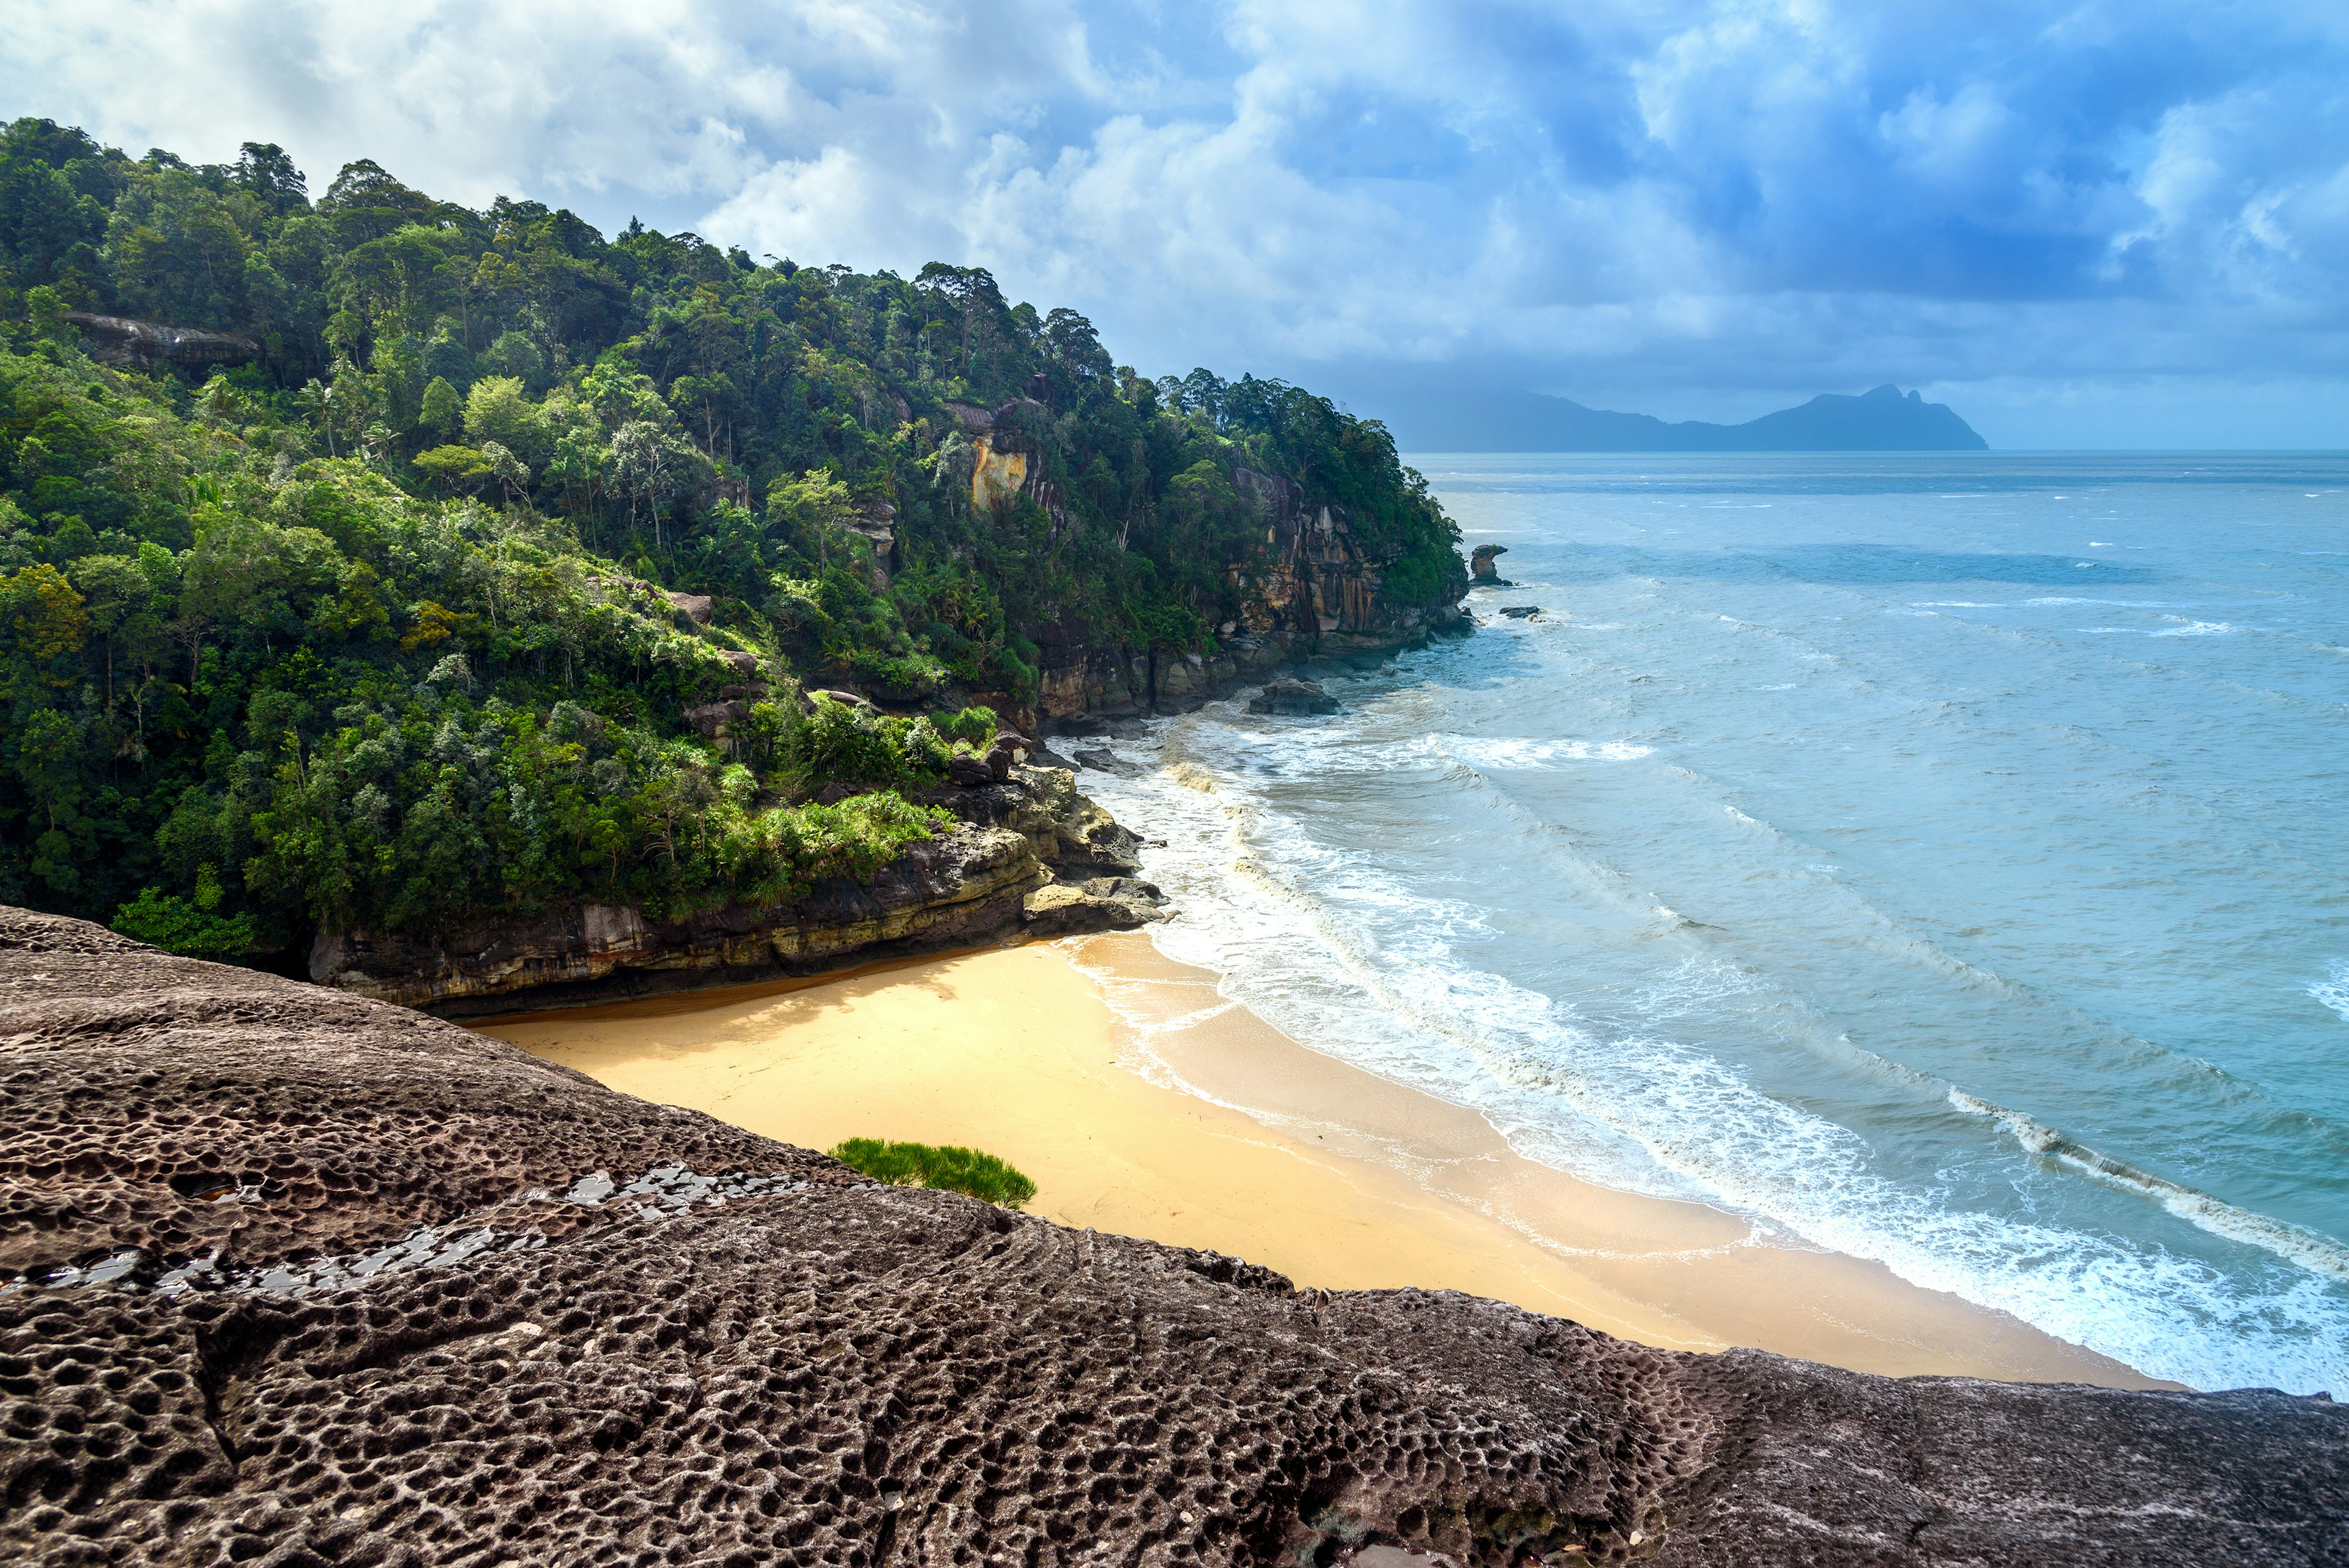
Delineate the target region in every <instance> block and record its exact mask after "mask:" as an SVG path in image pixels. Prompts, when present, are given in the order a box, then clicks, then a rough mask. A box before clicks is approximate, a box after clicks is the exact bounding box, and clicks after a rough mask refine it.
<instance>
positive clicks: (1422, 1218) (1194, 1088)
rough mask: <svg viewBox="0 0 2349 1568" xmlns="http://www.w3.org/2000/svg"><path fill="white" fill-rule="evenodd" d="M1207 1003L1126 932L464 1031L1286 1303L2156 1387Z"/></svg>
mask: <svg viewBox="0 0 2349 1568" xmlns="http://www.w3.org/2000/svg"><path fill="white" fill-rule="evenodd" d="M1105 987H1111V988H1115V989H1116V991H1117V992H1118V1002H1119V1003H1120V1006H1119V1007H1118V1008H1115V1009H1113V1008H1112V1005H1111V1004H1110V1001H1109V999H1108V998H1107V996H1105V995H1104V988H1105ZM1121 1012H1123V1013H1124V1014H1126V1015H1127V1016H1131V1017H1141V1018H1143V1019H1144V1024H1143V1031H1141V1032H1137V1031H1136V1029H1135V1028H1133V1026H1131V1025H1129V1024H1128V1023H1125V1022H1123V1020H1122V1019H1121V1017H1120V1013H1121ZM474 1027H475V1028H477V1029H479V1030H481V1032H482V1033H487V1034H491V1035H493V1036H496V1037H498V1038H501V1039H504V1040H507V1041H509V1042H510V1043H512V1044H516V1045H519V1046H522V1047H523V1049H525V1050H528V1051H530V1052H532V1054H534V1055H538V1056H540V1057H541V1058H543V1059H544V1060H547V1061H550V1062H554V1063H556V1064H561V1065H564V1066H568V1067H573V1068H575V1069H577V1070H579V1071H581V1072H584V1073H585V1074H586V1075H589V1076H590V1077H593V1078H595V1079H596V1080H598V1081H599V1082H602V1083H604V1084H605V1085H609V1086H610V1087H613V1088H615V1089H618V1090H621V1091H623V1092H626V1093H628V1094H633V1095H636V1096H641V1097H643V1098H646V1099H649V1100H655V1101H658V1102H662V1103H665V1104H670V1105H678V1106H689V1107H691V1108H693V1109H697V1110H701V1111H705V1112H708V1113H709V1114H710V1115H712V1116H717V1117H719V1118H720V1119H721V1120H724V1121H728V1122H730V1123H733V1124H734V1125H736V1126H739V1127H745V1128H747V1129H749V1130H750V1131H752V1132H756V1133H760V1134H762V1135H764V1136H767V1137H773V1138H777V1139H779V1140H781V1141H783V1142H787V1143H792V1144H797V1145H800V1146H802V1147H811V1148H828V1147H832V1146H833V1145H834V1144H836V1143H838V1142H839V1141H841V1140H842V1139H843V1138H847V1137H890V1138H903V1139H913V1140H916V1141H921V1142H926V1143H959V1144H968V1145H970V1146H973V1147H978V1148H982V1149H985V1150H987V1151H988V1152H989V1153H991V1154H996V1155H999V1156H1001V1157H1002V1158H1006V1159H1008V1160H1009V1161H1010V1162H1011V1163H1012V1164H1014V1165H1016V1166H1018V1167H1019V1168H1020V1169H1022V1170H1023V1171H1025V1172H1026V1173H1027V1174H1028V1175H1029V1176H1030V1177H1031V1178H1032V1179H1034V1180H1035V1181H1036V1183H1037V1186H1038V1189H1039V1192H1038V1196H1037V1199H1036V1200H1035V1201H1034V1202H1033V1203H1032V1204H1031V1205H1030V1209H1031V1210H1032V1211H1033V1212H1036V1213H1038V1214H1040V1215H1042V1216H1044V1217H1046V1218H1048V1219H1051V1220H1057V1221H1059V1222H1061V1223H1062V1224H1067V1225H1071V1226H1075V1227H1079V1228H1088V1229H1092V1230H1097V1231H1111V1232H1117V1233H1122V1234H1128V1235H1135V1236H1143V1237H1147V1238H1150V1239H1152V1240H1154V1241H1164V1242H1168V1243H1171V1244H1174V1245H1178V1246H1185V1247H1195V1248H1201V1249H1206V1250H1212V1251H1219V1252H1224V1253H1228V1254H1232V1255H1235V1256H1238V1257H1242V1258H1245V1259H1247V1261H1248V1262H1253V1263H1260V1264H1263V1265H1265V1266H1267V1267H1269V1268H1273V1269H1276V1270H1278V1271H1279V1272H1282V1273H1284V1274H1287V1275H1288V1276H1289V1277H1290V1278H1291V1279H1292V1280H1294V1281H1295V1282H1297V1283H1298V1284H1299V1286H1300V1287H1319V1288H1322V1289H1329V1290H1364V1289H1379V1288H1387V1287H1395V1286H1420V1287H1423V1288H1429V1289H1452V1290H1459V1291H1464V1292H1466V1293H1471V1294H1475V1295H1483V1296H1490V1297H1494V1298H1497V1299H1499V1300H1503V1301H1508V1302H1513V1303H1516V1304H1518V1305H1520V1306H1524V1307H1527V1308H1529V1309H1531V1310H1534V1311H1537V1312H1542V1313H1547V1314H1552V1315H1555V1316H1559V1317H1566V1318H1571V1319H1573V1320H1575V1321H1577V1322H1579V1323H1583V1324H1588V1325H1589V1326H1591V1327H1594V1328H1599V1329H1603V1330H1605V1331H1606V1332H1608V1333H1609V1334H1618V1335H1619V1336H1622V1337H1624V1338H1628V1339H1632V1340H1637V1341H1639V1342H1640V1343H1643V1344H1648V1345H1658V1346H1662V1347H1666V1348H1671V1349H1677V1350H1695V1351H1709V1350H1720V1349H1724V1348H1727V1347H1729V1346H1731V1345H1754V1346H1758V1347H1760V1348H1762V1349H1765V1350H1771V1351H1775V1352H1778V1353H1780V1354H1783V1355H1794V1356H1799V1357H1801V1358H1803V1359H1806V1360H1812V1361H1820V1362H1825V1363H1827V1364H1829V1365H1833V1366H1845V1367H1849V1368H1851V1369H1853V1370H1857V1371H1866V1372H1876V1373H1883V1374H1888V1375H1892V1376H1909V1375H1917V1374H1947V1375H1959V1376H1981V1377H1992V1378H2000V1379H2005V1380H2011V1381H2023V1382H2082V1383H2095V1384H2101V1385H2106V1386H2115V1387H2170V1386H2175V1385H2170V1384H2165V1383H2161V1382H2159V1381H2158V1380H2156V1379H2152V1378H2148V1377H2146V1376H2142V1375H2141V1374H2138V1373H2137V1372H2136V1371H2135V1370H2134V1369H2132V1368H2129V1367H2127V1366H2123V1365H2121V1364H2120V1363H2118V1362H2116V1361H2113V1360H2110V1359H2109V1358H2106V1357H2104V1356H2101V1355H2095V1353H2093V1352H2090V1351H2087V1350H2085V1349H2083V1348H2081V1347H2079V1346H2076V1345H2068V1344H2065V1343H2064V1342H2063V1341H2060V1340H2057V1339H2055V1338H2054V1337H2052V1336H2050V1335H2048V1334H2044V1333H2041V1332H2040V1331H2038V1330H2036V1329H2033V1328H2032V1327H2030V1326H2029V1325H2028V1324H2023V1323H2021V1322H2020V1321H2018V1320H2016V1319H2014V1318H2012V1317H2009V1316H2007V1315H2006V1314H2001V1313H1996V1312H1992V1311H1989V1310H1987V1309H1984V1308H1981V1307H1977V1306H1974V1305H1972V1304H1971V1303H1966V1302H1964V1301H1961V1300H1960V1299H1959V1298H1957V1297H1955V1296H1951V1295H1948V1294H1945V1293H1940V1292H1935V1291H1929V1290H1925V1289H1922V1288H1920V1287H1918V1286H1915V1285H1911V1284H1909V1283H1907V1282H1904V1281H1902V1280H1900V1279H1899V1278H1898V1277H1897V1276H1895V1275H1894V1274H1893V1273H1892V1272H1891V1271H1890V1270H1889V1269H1887V1268H1885V1267H1883V1266H1882V1265H1881V1264H1878V1263H1873V1262H1868V1261H1865V1260H1862V1259H1857V1258H1852V1257H1847V1256H1845V1255H1842V1254H1838V1253H1832V1252H1826V1251H1817V1250H1815V1249H1811V1248H1807V1247H1802V1246H1798V1245H1792V1244H1788V1243H1785V1242H1784V1241H1778V1240H1775V1239H1770V1238H1764V1237H1763V1236H1760V1235H1759V1234H1757V1233H1756V1232H1755V1231H1754V1228H1753V1227H1752V1226H1751V1225H1750V1224H1749V1223H1748V1222H1747V1221H1745V1220H1742V1219H1740V1218H1738V1217H1736V1216H1733V1215H1730V1214H1727V1213H1725V1212H1723V1211H1722V1210H1716V1209H1713V1208H1710V1207H1708V1206H1706V1205H1703V1204H1699V1203H1691V1202H1682V1201H1676V1200H1672V1199H1655V1198H1648V1197H1644V1196H1640V1195H1636V1194H1629V1193H1623V1192H1618V1191H1614V1190H1612V1189H1606V1188H1601V1187H1598V1186H1594V1185H1591V1184H1589V1183H1586V1182H1582V1181H1579V1180H1577V1179H1574V1178H1571V1177H1568V1176H1567V1175H1565V1174H1563V1173H1562V1172H1559V1171H1556V1170H1553V1169H1551V1168H1548V1167H1546V1166H1542V1165H1539V1164H1537V1163H1535V1162H1534V1161H1531V1160H1528V1159H1526V1158H1524V1157H1522V1156H1520V1155H1518V1154H1516V1152H1515V1151H1514V1150H1512V1149H1511V1148H1510V1147H1508V1145H1507V1143H1506V1140H1504V1139H1503V1138H1502V1137H1501V1136H1500V1135H1499V1133H1497V1132H1496V1131H1495V1130H1494V1129H1493V1127H1491V1126H1490V1125H1489V1124H1487V1123H1486V1122H1485V1120H1484V1119H1483V1118H1482V1117H1481V1116H1477V1115H1476V1114H1475V1113H1474V1112H1473V1111H1469V1110H1466V1109H1464V1108H1462V1107H1460V1106H1453V1105H1450V1104H1448V1103H1446V1102H1444V1101H1442V1100H1439V1099H1436V1098H1434V1097H1433V1096H1428V1095H1425V1094H1423V1093H1421V1092H1420V1091H1418V1090H1415V1089H1410V1088H1405V1087H1403V1086H1402V1085H1394V1084H1391V1083H1388V1082H1387V1081H1385V1080H1383V1079H1381V1078H1378V1077H1376V1076H1374V1075H1371V1074H1368V1073H1365V1072H1362V1071H1361V1070H1360V1069H1357V1068H1353V1067H1350V1066H1348V1065H1346V1064H1343V1063H1341V1062H1339V1061H1337V1060H1335V1059H1334V1058H1331V1057H1329V1056H1325V1055H1322V1054H1319V1053H1317V1052H1314V1051H1311V1050H1309V1049H1308V1048H1306V1047H1305V1046H1303V1045H1301V1044H1298V1043H1297V1042H1295V1041H1292V1040H1290V1039H1289V1038H1288V1037H1287V1036H1286V1035H1284V1034H1282V1033H1279V1032H1278V1031H1277V1030H1275V1029H1273V1028H1272V1027H1271V1026H1270V1025H1268V1024H1267V1023H1264V1022H1263V1021H1262V1020H1260V1019H1258V1018H1257V1017H1256V1016H1255V1015H1254V1014H1253V1013H1250V1012H1247V1009H1245V1008H1243V1007H1239V1006H1237V1005H1232V1004H1226V1003H1224V1002H1221V1000H1220V999H1219V998H1217V997H1216V976H1214V975H1213V974H1211V973H1208V972H1206V971H1200V970H1195V969H1191V968H1189V967H1187V966H1185V965H1182V964H1178V963H1175V962H1174V961H1171V960H1168V959H1166V958H1165V957H1164V956H1163V955H1161V954H1160V953H1158V951H1157V950H1155V948H1154V947H1153V946H1152V945H1151V943H1150V942H1149V940H1148V939H1147V937H1145V936H1143V935H1141V934H1139V933H1133V934H1123V935H1114V936H1095V937H1082V938H1070V939H1066V940H1062V941H1060V942H1054V943H1032V944H1028V945H1023V946H1016V947H1007V948H993V949H983V950H975V951H968V952H963V953H959V954H952V955H947V956H943V957H935V958H929V959H923V960H915V961H906V962H900V963H895V964H886V965H877V966H874V967H872V968H869V969H867V970H864V971H851V972H849V973H847V974H845V975H842V974H833V975H827V976H823V977H821V978H816V979H811V980H804V981H783V982H777V983H773V984H766V985H755V986H740V987H732V988H727V989H723V990H715V991H703V992H685V993H679V994H674V995H670V996H665V997H660V998H654V999H647V1000H643V1001H636V1002H618V1003H612V1004H608V1005H605V1006H601V1007H589V1008H574V1009H567V1010H564V1011H562V1012H543V1013H537V1014H523V1015H510V1016H507V1017H503V1018H499V1019H488V1020H482V1021H481V1022H480V1023H476V1024H475V1025H474ZM1177 1085H1181V1086H1179V1087H1178V1086H1177ZM1186 1091H1187V1092H1186ZM1241 1107H1245V1109H1243V1108H1241Z"/></svg>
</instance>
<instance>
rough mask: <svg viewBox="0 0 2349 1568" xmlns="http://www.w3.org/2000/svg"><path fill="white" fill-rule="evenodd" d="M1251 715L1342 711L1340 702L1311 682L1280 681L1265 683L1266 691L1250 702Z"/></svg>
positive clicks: (1317, 684)
mask: <svg viewBox="0 0 2349 1568" xmlns="http://www.w3.org/2000/svg"><path fill="white" fill-rule="evenodd" d="M1248 711H1249V712H1251V713H1291V714H1314V713H1335V712H1338V711H1340V709H1339V706H1338V700H1337V699H1336V698H1335V697H1332V696H1330V694H1329V693H1328V692H1327V691H1322V690H1321V688H1320V686H1319V683H1317V682H1315V681H1311V680H1270V681H1267V682H1266V683H1265V688H1264V691H1262V692H1260V693H1258V694H1257V696H1255V697H1252V698H1250V699H1249V700H1248Z"/></svg>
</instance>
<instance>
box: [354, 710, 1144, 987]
mask: <svg viewBox="0 0 2349 1568" xmlns="http://www.w3.org/2000/svg"><path fill="white" fill-rule="evenodd" d="M860 701H861V699H860ZM741 707H742V704H741V703H740V702H739V701H737V702H730V703H722V704H713V705H712V706H711V708H710V709H709V710H708V711H702V710H695V711H693V712H692V713H689V714H688V718H692V719H694V722H697V723H700V722H704V721H705V720H707V721H708V722H709V723H710V725H711V726H712V727H713V728H715V727H717V726H718V725H719V724H721V723H722V722H723V721H724V719H725V717H726V716H727V714H728V713H729V712H730V711H732V710H734V709H739V708H741ZM745 711H747V710H745ZM1005 739H1006V740H1007V741H1013V740H1018V739H1019V737H1016V736H1010V737H1006V738H1005ZM1024 752H1025V744H1024V742H1022V744H1021V745H1019V746H1018V747H1013V746H1011V745H1009V744H999V745H998V746H997V747H996V748H994V749H992V750H991V751H990V752H989V753H988V757H987V758H985V759H983V760H982V759H959V758H958V759H957V762H958V763H964V764H966V769H967V771H968V772H970V774H971V776H970V777H969V778H968V779H963V778H962V776H961V774H957V781H958V783H959V784H961V785H963V786H964V787H949V788H947V789H943V790H938V791H934V792H932V793H931V794H927V795H925V796H923V797H921V798H922V799H924V800H926V802H928V803H929V804H932V805H943V806H946V807H947V809H949V810H951V811H953V812H954V813H956V815H958V816H959V817H961V818H962V819H963V820H962V823H961V825H960V826H957V827H956V828H954V829H953V830H951V831H948V832H946V833H942V834H940V835H938V836H936V837H935V838H933V839H930V840H928V841H927V842H925V843H921V844H916V845H914V846H910V847H909V848H907V849H906V850H905V852H904V853H903V854H901V855H900V856H898V857H897V858H895V860H892V861H891V862H889V863H888V864H887V865H886V866H884V867H881V869H880V870H879V871H878V872H877V873H876V874H875V875H874V878H873V880H872V881H871V882H870V883H869V884H859V883H856V882H853V881H850V880H848V879H846V878H844V877H843V878H835V879H833V880H832V881H829V882H826V883H824V884H823V885H822V886H820V887H818V888H816V889H815V890H814V891H813V892H812V893H811V894H810V895H809V896H808V897H807V898H802V899H801V900H799V901H798V902H797V903H793V904H787V905H782V906H780V907H778V908H775V909H746V908H743V907H741V906H740V905H721V906H719V907H718V908H715V909H706V910H702V911H699V912H698V913H695V914H691V915H687V916H683V917H681V918H678V919H671V920H647V919H645V917H644V916H643V914H642V913H641V912H639V911H638V910H636V909H628V908H623V907H616V906H611V905H604V904H581V905H570V906H565V907H561V908H557V909H548V910H545V911H543V912H542V913H540V914H538V915H536V916H534V917H526V918H516V919H504V920H500V921H496V922H494V923H488V924H484V925H481V926H479V927H476V928H471V929H460V930H453V931H443V932H435V933H430V934H425V935H395V934H391V933H384V932H371V931H364V930H328V929H322V930H321V931H320V932H319V933H318V938H317V940H316V944H315V945H314V946H313V947H312V949H311V952H310V976H311V978H312V979H313V980H315V981H317V982H318V983H319V984H321V985H326V986H332V987H334V988H336V990H338V991H343V992H349V993H351V994H353V995H356V996H364V997H370V998H373V999H375V1000H377V1001H381V1002H400V1003H402V1004H404V1005H407V1006H409V1007H421V1008H429V1009H430V1010H432V1011H434V1012H440V1013H442V1014H444V1015H447V1016H450V1017H467V1016H471V1017H478V1016H481V1015H482V1014H484V1013H489V1012H512V1011H513V1010H514V1009H515V1008H517V1007H548V1006H566V1005H573V1004H576V1003H580V1002H604V1001H611V1000H616V999H617V998H619V997H623V996H636V995H647V994H651V993H654V992H663V991H676V990H682V989H686V988H688V987H692V986H703V985H727V984H736V983H741V982H747V981H757V980H764V979H771V978H773V977H775V976H778V975H787V974H810V973H814V972H817V971H823V970H827V969H837V968H839V967H841V966H842V965H843V964H848V963H863V962H866V961H872V960H875V959H885V958H895V957H901V956H905V955H909V954H914V953H921V952H933V951H936V950H940V949H944V948H953V947H967V946H970V945H972V944H975V943H978V942H984V941H990V940H996V939H998V938H1000V937H1005V936H1010V935H1014V934H1019V933H1022V932H1030V933H1031V934H1035V935H1053V936H1059V935H1064V934H1067V933H1069V932H1071V931H1077V930H1110V929H1130V928H1132V927H1134V926H1137V925H1141V924H1143V923H1144V922H1145V921H1148V920H1154V919H1163V918H1164V911H1163V910H1162V909H1160V908H1159V904H1160V902H1161V900H1160V899H1159V898H1157V896H1156V889H1155V888H1151V889H1150V890H1149V893H1148V894H1147V895H1144V894H1143V893H1142V892H1140V891H1139V890H1138V889H1139V888H1143V887H1146V886H1147V885H1146V884H1135V885H1134V886H1133V887H1131V888H1096V887H1095V886H1094V885H1095V884H1096V883H1099V882H1100V881H1101V880H1102V877H1104V875H1107V876H1109V877H1124V876H1129V875H1130V874H1131V873H1132V872H1133V871H1134V870H1136V869H1138V867H1139V864H1140V863H1139V862H1138V861H1137V860H1136V859H1135V857H1134V849H1135V847H1136V840H1135V839H1134V837H1133V835H1132V834H1130V833H1128V832H1126V831H1125V830H1124V829H1123V828H1122V827H1120V826H1118V825H1117V823H1116V822H1115V821H1114V820H1112V818H1111V816H1110V815H1109V814H1108V813H1107V812H1105V811H1103V810H1102V809H1101V807H1099V806H1098V805H1094V804H1093V803H1092V801H1091V800H1089V799H1087V798H1086V797H1085V796H1083V795H1082V794H1079V793H1077V788H1076V781H1075V779H1074V778H1073V777H1072V776H1071V774H1069V773H1068V772H1066V771H1065V770H1062V769H1058V768H1030V767H1025V766H1021V765H1019V764H1018V763H1016V762H1015V761H1014V760H1013V759H1014V758H1015V757H1017V756H1019V755H1021V754H1024ZM524 992H527V993H528V994H527V995H526V996H525V995H523V993H524Z"/></svg>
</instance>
